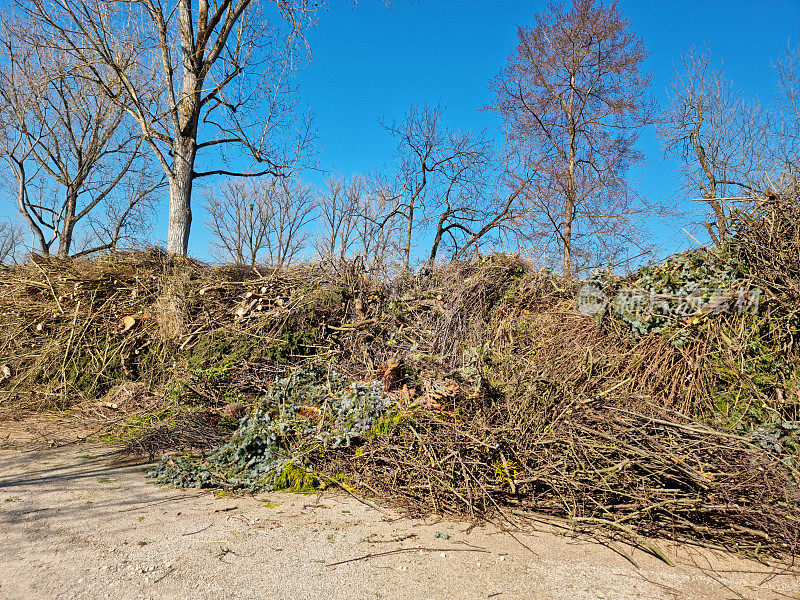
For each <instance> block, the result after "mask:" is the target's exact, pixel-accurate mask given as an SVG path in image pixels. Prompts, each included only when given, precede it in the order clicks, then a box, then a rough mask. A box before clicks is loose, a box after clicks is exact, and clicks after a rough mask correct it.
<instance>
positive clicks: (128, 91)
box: [17, 0, 317, 256]
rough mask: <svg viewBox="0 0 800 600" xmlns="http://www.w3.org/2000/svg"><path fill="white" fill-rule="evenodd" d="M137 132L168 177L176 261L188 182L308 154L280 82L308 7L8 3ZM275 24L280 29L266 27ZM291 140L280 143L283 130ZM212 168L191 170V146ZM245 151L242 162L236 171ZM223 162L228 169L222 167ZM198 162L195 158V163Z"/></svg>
mask: <svg viewBox="0 0 800 600" xmlns="http://www.w3.org/2000/svg"><path fill="white" fill-rule="evenodd" d="M17 5H18V6H20V7H21V9H22V10H24V11H26V12H27V13H28V14H30V15H31V16H32V17H33V18H34V19H35V20H37V21H38V22H39V23H42V24H44V25H46V26H47V27H48V28H50V30H52V31H53V32H54V33H55V35H53V36H51V39H50V40H49V43H50V44H52V45H53V46H54V47H55V48H57V49H58V50H59V51H60V52H62V53H63V54H64V55H65V56H70V57H72V58H73V59H74V60H76V61H77V62H78V63H79V64H81V65H82V69H83V72H84V76H85V77H86V78H88V79H90V80H91V81H93V82H94V83H95V84H96V85H97V86H99V87H100V88H101V89H102V90H103V91H104V92H105V94H106V96H107V97H108V98H109V99H111V100H113V101H114V102H115V103H116V104H117V105H119V106H120V107H122V108H123V109H124V110H126V111H127V112H128V113H129V114H130V115H131V117H132V118H133V119H134V120H135V121H136V123H137V124H138V126H139V128H140V130H141V135H142V137H143V139H144V141H145V143H146V144H147V145H148V146H149V147H150V149H151V150H152V152H153V154H154V155H155V157H156V159H157V160H158V162H159V164H160V165H161V167H162V168H163V170H164V173H165V174H166V177H167V179H168V181H169V196H170V208H169V225H168V231H167V251H168V252H170V253H173V254H178V255H181V256H185V255H186V253H187V248H188V240H189V231H190V227H191V220H192V212H191V198H192V187H193V182H194V181H195V180H196V179H198V178H200V177H205V176H210V175H220V174H222V175H249V176H253V175H263V174H272V175H276V176H277V175H280V176H285V175H287V174H288V173H290V172H291V171H292V170H293V168H294V167H296V166H297V161H298V157H300V156H303V155H305V154H306V153H307V151H308V146H309V143H310V139H311V135H310V123H309V122H308V121H304V122H303V123H302V124H301V125H300V126H299V127H294V125H295V123H296V122H297V119H298V117H297V116H296V115H295V114H294V110H295V104H296V94H295V91H294V88H293V87H292V85H291V78H290V76H291V74H292V72H293V71H294V70H295V68H296V66H297V56H296V55H297V49H298V44H299V43H302V42H303V31H304V29H305V27H306V26H307V25H308V24H309V23H310V21H311V19H312V18H313V16H314V14H315V11H316V7H317V3H316V2H311V1H310V0H297V1H294V0H273V1H272V2H253V1H252V0H220V1H215V2H211V3H210V2H209V1H208V0H199V2H198V3H197V4H196V5H195V3H194V2H192V1H191V0H175V1H171V2H162V1H160V0H17ZM276 22H277V23H280V24H281V25H282V27H277V26H275V23H276ZM289 132H294V135H292V136H290V137H287V136H286V134H287V133H289ZM212 148H217V149H219V150H220V151H221V152H220V153H219V154H218V155H217V156H216V157H215V159H216V161H217V163H218V162H219V161H220V160H221V161H222V162H221V164H219V166H218V165H217V163H215V164H214V166H213V167H211V168H208V169H207V170H202V169H200V168H198V167H199V166H200V164H201V163H202V162H203V161H200V159H199V155H200V154H201V153H202V151H203V150H206V149H212ZM243 155H247V156H249V157H250V159H251V160H252V161H253V163H254V165H258V166H253V165H251V166H247V165H246V164H243V163H242V160H241V157H242V156H243ZM229 157H230V161H229V160H228V159H229ZM198 161H200V162H198Z"/></svg>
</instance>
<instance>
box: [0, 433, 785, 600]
mask: <svg viewBox="0 0 800 600" xmlns="http://www.w3.org/2000/svg"><path fill="white" fill-rule="evenodd" d="M448 536H449V538H448ZM515 538H516V539H515ZM523 544H524V545H525V546H527V547H528V549H526V548H525V547H523ZM414 547H423V548H426V549H433V550H432V551H427V550H425V551H422V552H420V551H419V550H416V551H409V552H399V553H392V554H385V555H383V556H375V557H372V558H369V559H364V560H357V561H353V562H347V563H343V564H339V565H333V563H336V562H338V561H344V560H347V559H352V558H357V557H363V556H365V555H368V554H376V553H382V552H384V553H385V552H389V551H393V550H397V549H403V548H414ZM669 552H670V554H671V555H672V556H674V557H675V560H676V563H677V566H675V567H668V566H667V565H665V564H664V563H662V562H659V561H657V560H655V559H653V558H652V557H650V556H647V555H644V554H643V553H641V552H635V551H634V552H633V558H634V559H635V561H636V562H637V563H638V564H639V568H635V567H634V566H633V565H632V564H631V563H630V562H628V561H627V560H625V559H624V558H623V557H621V556H620V555H619V554H616V553H615V552H613V551H612V550H610V549H609V548H607V547H604V546H601V545H599V544H595V543H591V542H587V541H577V540H574V539H570V538H568V537H565V536H562V535H558V534H556V533H534V534H522V533H516V534H515V537H512V536H511V535H509V534H507V533H503V532H501V531H499V530H498V529H496V528H493V527H478V528H474V529H472V530H471V531H469V527H468V525H467V524H464V523H452V522H447V521H437V520H435V519H429V520H409V519H405V518H399V517H398V515H396V514H394V513H392V512H391V511H379V510H375V509H373V508H370V507H367V506H365V505H364V504H361V503H359V502H357V501H355V500H353V499H352V498H349V497H347V496H341V495H337V494H325V495H324V496H322V497H321V498H320V499H319V501H318V500H317V497H316V496H300V495H292V494H267V495H262V496H259V497H257V498H253V497H249V496H247V497H227V498H216V497H215V496H214V495H213V494H211V493H208V492H198V491H186V492H184V491H179V490H173V489H162V488H160V487H158V486H156V485H154V484H153V483H152V482H151V481H150V480H149V479H147V478H146V477H145V476H144V474H143V466H142V465H138V464H120V463H118V462H115V455H113V454H112V453H111V451H110V450H109V449H108V448H107V447H103V446H98V445H91V444H78V445H71V446H67V447H64V448H56V449H44V450H38V451H28V452H25V451H21V450H18V449H17V450H2V451H0V598H7V599H22V598H37V599H38V598H48V599H49V598H58V599H62V598H64V599H66V598H81V599H84V598H92V599H94V598H115V599H121V600H126V599H129V598H130V599H133V598H153V599H161V598H192V599H204V598H209V599H211V598H213V599H215V600H217V599H223V598H236V599H247V598H258V599H262V598H263V599H274V598H280V599H282V600H291V599H306V598H314V599H315V600H324V599H339V598H342V599H348V600H361V599H378V598H384V599H388V598H397V599H403V600H414V599H426V600H428V599H440V598H441V599H447V600H451V599H460V598H465V599H472V598H476V599H477V598H497V599H499V600H503V599H508V600H513V599H527V598H531V599H533V598H535V599H537V600H539V599H547V598H559V599H562V598H564V599H592V600H598V599H601V598H606V599H626V600H627V599H635V598H642V599H645V598H647V599H648V600H651V599H657V598H668V599H675V598H707V599H720V600H721V599H727V598H753V599H761V598H800V583H799V581H800V579H799V578H798V577H797V573H796V572H795V573H786V572H783V573H781V572H775V571H774V570H772V569H770V568H768V567H765V566H763V565H760V564H758V563H751V562H747V561H742V560H739V559H736V558H732V557H729V556H722V555H717V554H714V553H711V552H706V551H704V552H700V551H697V550H693V551H689V550H685V549H682V550H680V551H676V550H675V549H674V548H673V549H671V550H669Z"/></svg>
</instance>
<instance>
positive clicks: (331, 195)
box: [315, 175, 365, 265]
mask: <svg viewBox="0 0 800 600" xmlns="http://www.w3.org/2000/svg"><path fill="white" fill-rule="evenodd" d="M364 193H365V181H364V179H363V178H361V177H354V178H353V179H352V180H350V181H345V179H344V177H342V176H341V175H338V176H331V177H329V178H328V180H327V181H326V182H325V191H324V192H323V193H322V194H321V196H320V202H319V224H318V227H317V236H316V239H315V244H316V247H317V254H318V256H319V258H320V260H321V261H322V262H324V263H326V264H329V265H336V264H338V263H343V262H344V261H346V260H347V259H348V257H349V256H350V255H351V252H352V250H353V248H354V247H355V246H356V244H357V237H358V231H357V230H358V221H359V217H360V216H361V213H362V209H363V196H364Z"/></svg>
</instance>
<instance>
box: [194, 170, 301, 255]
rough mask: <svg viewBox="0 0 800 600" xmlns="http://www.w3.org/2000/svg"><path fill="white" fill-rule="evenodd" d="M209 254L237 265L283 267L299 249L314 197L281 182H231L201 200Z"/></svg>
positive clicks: (294, 183)
mask: <svg viewBox="0 0 800 600" xmlns="http://www.w3.org/2000/svg"><path fill="white" fill-rule="evenodd" d="M205 208H206V211H207V212H208V215H209V219H208V227H209V229H210V231H211V247H212V252H213V254H214V255H215V256H217V258H220V259H222V260H228V261H231V262H234V263H236V264H250V265H255V264H256V263H258V262H262V261H263V262H266V263H268V264H270V265H272V266H274V267H277V268H282V267H284V266H286V265H288V264H289V263H291V262H292V261H293V260H294V259H295V258H297V256H298V255H299V253H300V252H301V251H302V250H303V249H304V247H305V244H306V242H307V241H308V238H309V231H308V228H307V226H308V225H309V223H310V222H311V221H312V220H313V218H314V216H315V210H316V199H315V198H314V195H313V194H312V191H311V188H310V187H309V186H307V185H305V184H303V183H301V182H299V181H296V180H288V179H283V178H279V179H276V178H270V179H264V178H261V179H257V180H253V181H245V180H241V179H239V180H234V181H231V182H228V183H227V184H225V185H224V186H223V187H222V190H221V196H217V195H215V194H213V193H212V194H210V195H209V196H208V197H207V199H206V207H205Z"/></svg>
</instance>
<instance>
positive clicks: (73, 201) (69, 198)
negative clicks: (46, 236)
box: [58, 188, 78, 258]
mask: <svg viewBox="0 0 800 600" xmlns="http://www.w3.org/2000/svg"><path fill="white" fill-rule="evenodd" d="M77 205H78V194H77V192H76V191H75V190H73V189H69V188H68V189H67V195H66V198H65V199H64V222H63V223H62V225H61V233H60V234H59V235H58V257H59V258H66V257H68V256H69V250H70V248H71V247H72V234H73V231H74V230H75V209H76V207H77Z"/></svg>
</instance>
